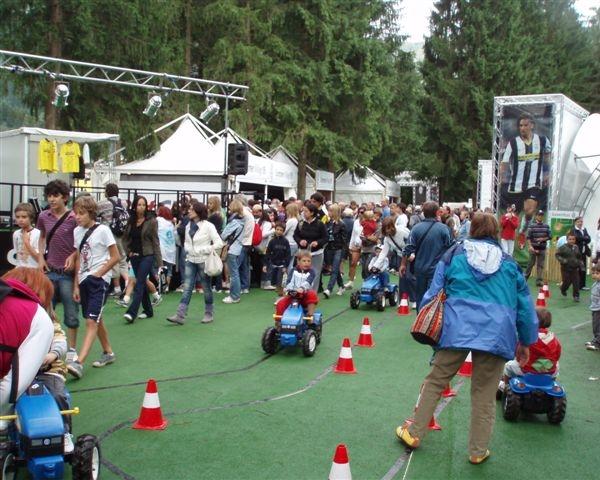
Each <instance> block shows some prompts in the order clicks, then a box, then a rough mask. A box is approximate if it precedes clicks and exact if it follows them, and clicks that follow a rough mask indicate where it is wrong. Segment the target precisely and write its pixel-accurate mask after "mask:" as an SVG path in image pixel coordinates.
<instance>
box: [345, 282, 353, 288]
mask: <svg viewBox="0 0 600 480" xmlns="http://www.w3.org/2000/svg"><path fill="white" fill-rule="evenodd" d="M353 286H354V282H353V281H352V280H349V281H347V282H346V284H345V285H344V288H352V287H353Z"/></svg>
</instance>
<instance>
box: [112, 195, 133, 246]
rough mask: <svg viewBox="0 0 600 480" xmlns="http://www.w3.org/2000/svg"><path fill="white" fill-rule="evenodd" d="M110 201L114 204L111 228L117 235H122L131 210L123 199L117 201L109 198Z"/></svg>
mask: <svg viewBox="0 0 600 480" xmlns="http://www.w3.org/2000/svg"><path fill="white" fill-rule="evenodd" d="M108 201H109V202H110V203H112V206H113V213H112V220H111V221H110V225H109V227H110V230H111V231H112V233H113V235H114V236H115V237H121V236H122V235H123V232H124V231H125V227H127V222H128V221H129V212H128V211H127V209H126V208H124V207H123V205H122V203H121V200H119V201H118V202H115V201H114V200H111V199H110V198H109V199H108Z"/></svg>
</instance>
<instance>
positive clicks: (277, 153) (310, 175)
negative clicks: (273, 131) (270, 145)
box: [267, 145, 316, 198]
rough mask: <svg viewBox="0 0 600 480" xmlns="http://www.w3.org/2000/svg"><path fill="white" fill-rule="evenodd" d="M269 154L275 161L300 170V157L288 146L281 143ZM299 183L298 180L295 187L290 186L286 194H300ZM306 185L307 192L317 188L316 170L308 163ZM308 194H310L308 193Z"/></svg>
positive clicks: (287, 195)
mask: <svg viewBox="0 0 600 480" xmlns="http://www.w3.org/2000/svg"><path fill="white" fill-rule="evenodd" d="M267 155H269V157H271V158H272V159H273V161H275V162H280V163H284V164H286V165H289V166H291V167H294V168H296V171H297V170H298V158H297V157H296V156H295V155H294V154H293V153H291V152H290V151H289V150H288V149H287V148H285V147H284V146H283V145H279V146H277V147H275V148H274V149H273V150H271V151H270V152H269V153H268V154H267ZM296 178H297V174H296ZM297 185H298V183H297V181H296V184H295V185H294V187H293V188H290V189H289V190H288V192H287V193H286V195H285V197H286V198H289V197H297V196H298V191H297ZM305 185H306V193H307V194H310V193H311V192H314V191H315V190H316V183H315V170H314V169H313V168H311V167H309V166H308V165H307V166H306V180H305ZM306 196H308V195H306Z"/></svg>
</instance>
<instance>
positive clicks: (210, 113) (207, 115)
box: [200, 102, 221, 123]
mask: <svg viewBox="0 0 600 480" xmlns="http://www.w3.org/2000/svg"><path fill="white" fill-rule="evenodd" d="M219 110H221V107H219V104H218V103H217V102H212V103H211V104H210V105H208V106H207V107H206V109H205V110H204V111H203V112H202V113H201V114H200V120H202V121H203V122H204V123H208V122H210V120H211V118H213V117H214V116H215V115H217V114H218V113H219Z"/></svg>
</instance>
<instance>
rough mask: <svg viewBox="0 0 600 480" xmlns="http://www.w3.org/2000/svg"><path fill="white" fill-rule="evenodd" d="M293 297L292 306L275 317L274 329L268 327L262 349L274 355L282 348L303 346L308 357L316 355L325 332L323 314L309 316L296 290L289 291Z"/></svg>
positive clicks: (303, 351) (264, 334)
mask: <svg viewBox="0 0 600 480" xmlns="http://www.w3.org/2000/svg"><path fill="white" fill-rule="evenodd" d="M288 295H289V296H291V297H292V302H291V304H290V305H289V306H288V307H287V308H286V309H285V311H284V312H283V315H277V314H275V315H273V319H274V320H275V326H274V327H268V328H267V329H266V330H265V331H264V333H263V336H262V342H261V344H262V349H263V350H264V351H265V353H269V354H273V353H275V352H276V351H277V348H278V347H279V346H281V347H293V346H296V345H302V353H303V354H304V356H306V357H312V356H313V355H314V354H315V350H316V349H317V345H318V344H319V343H321V335H322V331H323V323H322V318H323V316H322V314H321V312H319V311H315V313H314V314H313V315H311V316H308V315H307V312H306V311H305V310H304V308H303V307H302V305H301V304H300V301H299V299H298V294H297V292H296V291H295V290H289V291H288Z"/></svg>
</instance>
